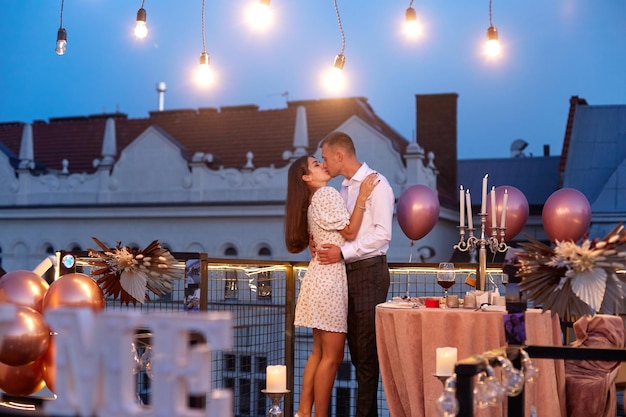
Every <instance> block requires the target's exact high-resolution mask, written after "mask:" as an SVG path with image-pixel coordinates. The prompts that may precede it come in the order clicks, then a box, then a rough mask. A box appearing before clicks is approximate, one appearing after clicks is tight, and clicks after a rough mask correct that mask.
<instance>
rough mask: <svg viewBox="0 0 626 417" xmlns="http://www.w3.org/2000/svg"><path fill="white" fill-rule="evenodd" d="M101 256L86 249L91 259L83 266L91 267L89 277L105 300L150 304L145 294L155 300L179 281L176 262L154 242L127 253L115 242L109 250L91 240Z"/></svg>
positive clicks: (169, 290)
mask: <svg viewBox="0 0 626 417" xmlns="http://www.w3.org/2000/svg"><path fill="white" fill-rule="evenodd" d="M92 239H93V240H94V242H96V244H97V245H98V246H99V247H100V248H101V249H102V250H103V251H102V252H99V251H96V250H94V249H88V251H89V256H90V257H92V258H94V259H92V260H89V261H88V262H87V263H88V264H89V265H90V266H93V267H95V269H92V271H91V275H92V276H93V277H94V278H96V282H97V283H98V285H100V287H101V288H102V290H103V292H104V294H105V295H106V296H112V297H113V298H114V299H115V300H117V299H118V298H119V299H120V301H121V302H122V303H125V304H126V305H128V303H131V302H132V303H133V304H137V301H139V302H140V303H142V304H143V303H144V301H146V300H148V301H149V300H150V296H149V295H148V290H149V291H151V292H152V293H154V294H155V295H157V296H163V295H165V294H167V293H169V292H171V291H172V289H173V285H172V283H173V282H174V281H175V280H179V279H182V278H183V270H182V269H181V270H177V268H176V266H177V264H178V261H176V259H175V258H174V257H173V256H172V254H171V253H170V252H169V251H168V250H167V249H164V248H162V247H161V245H160V244H159V242H158V241H157V240H154V241H153V242H152V243H150V244H149V245H148V246H146V247H145V248H144V249H131V248H129V247H128V246H122V245H121V243H120V242H117V246H116V247H115V248H113V249H110V248H108V247H107V246H106V245H105V244H104V243H102V242H101V241H100V240H98V239H96V238H95V237H92Z"/></svg>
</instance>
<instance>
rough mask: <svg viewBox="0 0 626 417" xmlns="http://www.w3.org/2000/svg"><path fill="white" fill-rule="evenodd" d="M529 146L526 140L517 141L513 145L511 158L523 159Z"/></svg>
mask: <svg viewBox="0 0 626 417" xmlns="http://www.w3.org/2000/svg"><path fill="white" fill-rule="evenodd" d="M527 146H528V142H526V141H525V140H524V139H515V140H514V141H513V143H512V144H511V158H523V157H524V149H526V147H527Z"/></svg>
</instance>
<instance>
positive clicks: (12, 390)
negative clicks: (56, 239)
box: [0, 270, 105, 396]
mask: <svg viewBox="0 0 626 417" xmlns="http://www.w3.org/2000/svg"><path fill="white" fill-rule="evenodd" d="M3 304H7V305H12V306H13V307H14V309H15V315H14V318H13V319H12V320H0V389H2V390H3V391H4V392H6V393H7V394H10V395H17V396H25V395H30V394H32V393H34V392H37V391H39V390H40V389H42V388H43V387H44V386H46V385H47V386H48V388H49V389H50V391H52V392H54V378H55V366H54V360H55V359H54V356H55V352H54V349H55V348H54V337H53V331H54V329H51V328H50V327H49V326H48V325H47V323H46V320H45V318H44V315H45V312H46V311H47V310H49V309H55V308H59V307H88V308H91V309H93V310H94V311H100V310H102V309H104V305H105V299H104V294H103V292H102V290H101V289H100V287H99V286H98V284H97V283H96V282H95V281H94V280H93V279H92V278H91V277H89V276H88V275H85V274H79V273H73V274H67V275H63V276H62V277H60V278H59V279H58V280H56V281H54V282H53V283H52V284H48V283H47V282H46V281H45V280H44V279H43V278H42V277H40V276H39V275H37V274H36V273H34V272H31V271H27V270H17V271H12V272H8V273H7V274H5V275H2V276H1V277H0V306H1V305H3Z"/></svg>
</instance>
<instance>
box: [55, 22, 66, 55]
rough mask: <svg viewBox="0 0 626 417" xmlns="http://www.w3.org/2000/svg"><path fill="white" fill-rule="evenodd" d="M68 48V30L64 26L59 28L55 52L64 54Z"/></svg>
mask: <svg viewBox="0 0 626 417" xmlns="http://www.w3.org/2000/svg"><path fill="white" fill-rule="evenodd" d="M66 50H67V32H66V31H65V29H63V28H59V30H58V31H57V46H56V48H54V52H56V53H57V55H63V54H64V53H65V51H66Z"/></svg>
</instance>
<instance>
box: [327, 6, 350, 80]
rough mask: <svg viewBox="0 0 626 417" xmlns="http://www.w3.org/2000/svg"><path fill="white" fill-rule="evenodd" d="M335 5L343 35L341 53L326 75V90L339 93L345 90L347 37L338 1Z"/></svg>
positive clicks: (340, 30)
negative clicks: (344, 73)
mask: <svg viewBox="0 0 626 417" xmlns="http://www.w3.org/2000/svg"><path fill="white" fill-rule="evenodd" d="M334 3H335V14H336V15H337V24H338V26H339V32H340V33H341V52H340V53H339V54H337V56H335V60H334V61H333V66H332V67H331V69H330V72H328V73H327V74H326V77H325V83H326V88H327V89H329V90H331V91H339V90H342V89H343V88H344V84H345V82H344V79H343V66H344V64H345V63H346V56H345V55H344V51H345V49H346V36H345V34H344V32H343V26H342V25H341V16H340V15H339V7H337V0H334Z"/></svg>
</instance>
